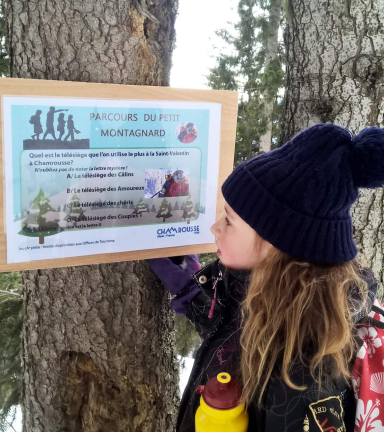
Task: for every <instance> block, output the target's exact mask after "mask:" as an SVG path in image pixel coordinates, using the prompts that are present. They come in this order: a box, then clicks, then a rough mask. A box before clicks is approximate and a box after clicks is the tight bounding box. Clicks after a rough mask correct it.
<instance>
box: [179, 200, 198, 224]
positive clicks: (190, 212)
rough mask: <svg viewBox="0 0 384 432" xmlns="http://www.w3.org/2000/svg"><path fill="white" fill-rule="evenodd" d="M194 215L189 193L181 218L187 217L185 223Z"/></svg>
mask: <svg viewBox="0 0 384 432" xmlns="http://www.w3.org/2000/svg"><path fill="white" fill-rule="evenodd" d="M194 217H196V214H195V212H194V211H193V202H192V200H191V195H188V200H187V202H186V203H185V207H184V213H183V216H182V218H183V219H187V223H189V222H190V221H191V218H194Z"/></svg>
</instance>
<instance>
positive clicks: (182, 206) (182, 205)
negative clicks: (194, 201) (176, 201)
mask: <svg viewBox="0 0 384 432" xmlns="http://www.w3.org/2000/svg"><path fill="white" fill-rule="evenodd" d="M184 209H185V202H183V203H181V210H184Z"/></svg>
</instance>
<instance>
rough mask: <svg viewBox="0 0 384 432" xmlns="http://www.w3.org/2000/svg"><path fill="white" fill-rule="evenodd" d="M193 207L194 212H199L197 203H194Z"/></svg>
mask: <svg viewBox="0 0 384 432" xmlns="http://www.w3.org/2000/svg"><path fill="white" fill-rule="evenodd" d="M194 209H195V212H196V213H199V203H196V204H195V207H194Z"/></svg>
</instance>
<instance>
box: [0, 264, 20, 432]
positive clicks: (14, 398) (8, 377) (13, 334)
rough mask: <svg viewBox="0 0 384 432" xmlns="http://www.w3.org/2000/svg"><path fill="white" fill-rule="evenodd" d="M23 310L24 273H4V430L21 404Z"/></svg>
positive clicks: (0, 279) (0, 425) (0, 285)
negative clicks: (22, 276) (22, 279)
mask: <svg viewBox="0 0 384 432" xmlns="http://www.w3.org/2000/svg"><path fill="white" fill-rule="evenodd" d="M22 312H23V287H22V282H21V273H19V272H10V273H0V328H1V331H0V346H1V350H0V366H1V379H0V431H8V430H11V427H10V425H12V423H13V421H12V418H13V420H14V416H15V413H16V408H17V406H19V405H20V404H21V376H22V372H21V361H20V359H21V340H22V339H21V329H22V326H23V318H22V317H23V313H22ZM8 428H9V429H8ZM12 429H13V428H12ZM13 430H14V429H13Z"/></svg>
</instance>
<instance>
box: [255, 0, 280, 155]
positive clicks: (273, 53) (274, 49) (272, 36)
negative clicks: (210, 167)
mask: <svg viewBox="0 0 384 432" xmlns="http://www.w3.org/2000/svg"><path fill="white" fill-rule="evenodd" d="M280 13H281V0H272V1H271V6H270V11H269V27H268V32H269V37H268V39H267V43H266V52H265V66H264V69H265V70H266V69H268V66H269V64H270V63H271V61H272V60H274V59H276V58H277V54H278V49H279V42H278V34H279V28H280ZM263 101H264V102H263V118H265V119H266V123H267V129H266V131H265V133H264V134H263V135H261V137H260V146H259V151H263V152H268V151H269V150H271V144H272V112H273V105H274V98H273V95H272V97H271V95H270V94H269V92H268V90H266V91H264V93H263Z"/></svg>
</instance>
